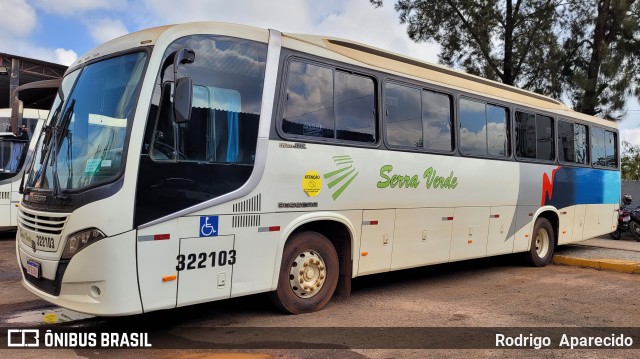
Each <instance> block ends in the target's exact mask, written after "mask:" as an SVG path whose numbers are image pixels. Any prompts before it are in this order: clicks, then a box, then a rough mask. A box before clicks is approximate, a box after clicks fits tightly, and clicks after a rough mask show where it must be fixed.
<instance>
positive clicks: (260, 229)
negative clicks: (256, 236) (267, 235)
mask: <svg viewBox="0 0 640 359" xmlns="http://www.w3.org/2000/svg"><path fill="white" fill-rule="evenodd" d="M258 232H280V226H271V227H258Z"/></svg>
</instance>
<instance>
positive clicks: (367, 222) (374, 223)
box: [362, 221, 378, 226]
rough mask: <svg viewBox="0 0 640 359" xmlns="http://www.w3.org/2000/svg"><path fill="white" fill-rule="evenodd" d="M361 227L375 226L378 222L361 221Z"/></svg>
mask: <svg viewBox="0 0 640 359" xmlns="http://www.w3.org/2000/svg"><path fill="white" fill-rule="evenodd" d="M362 225H363V226H377V225H378V221H362Z"/></svg>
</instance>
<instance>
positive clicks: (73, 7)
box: [33, 0, 127, 15]
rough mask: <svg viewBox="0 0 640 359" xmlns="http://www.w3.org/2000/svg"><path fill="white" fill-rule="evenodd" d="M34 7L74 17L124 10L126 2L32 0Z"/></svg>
mask: <svg viewBox="0 0 640 359" xmlns="http://www.w3.org/2000/svg"><path fill="white" fill-rule="evenodd" d="M33 3H34V5H35V6H36V7H37V8H39V9H42V10H43V11H45V12H48V13H53V14H59V15H74V14H79V13H84V12H88V11H93V10H126V7H127V0H34V1H33Z"/></svg>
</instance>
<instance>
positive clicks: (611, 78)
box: [563, 0, 640, 120]
mask: <svg viewBox="0 0 640 359" xmlns="http://www.w3.org/2000/svg"><path fill="white" fill-rule="evenodd" d="M571 8H572V14H574V18H573V19H572V21H571V24H570V31H569V32H568V36H567V37H566V38H565V40H564V43H563V51H564V61H563V62H564V69H563V76H564V77H563V88H564V93H565V94H566V95H567V97H569V98H570V99H571V101H572V103H573V107H574V109H575V110H576V111H580V112H583V113H586V114H589V115H598V116H601V117H603V118H607V119H610V120H619V119H621V118H622V117H624V115H625V112H624V111H623V109H624V105H625V102H626V99H627V98H628V97H629V96H632V95H635V96H640V88H639V87H637V86H635V88H634V84H637V83H638V80H640V56H639V54H640V30H639V27H638V25H639V19H640V1H637V0H588V1H584V2H578V3H575V4H573V5H572V7H571Z"/></svg>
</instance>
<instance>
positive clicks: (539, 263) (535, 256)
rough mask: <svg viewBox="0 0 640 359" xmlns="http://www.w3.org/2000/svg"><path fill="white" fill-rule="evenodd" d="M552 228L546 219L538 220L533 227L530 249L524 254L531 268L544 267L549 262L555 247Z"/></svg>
mask: <svg viewBox="0 0 640 359" xmlns="http://www.w3.org/2000/svg"><path fill="white" fill-rule="evenodd" d="M554 233H555V232H554V231H553V226H551V222H549V220H548V219H546V218H538V219H537V220H536V223H535V225H534V226H533V238H531V248H530V249H529V251H528V252H526V253H525V254H526V259H527V262H528V263H529V265H531V266H533V267H544V266H546V265H547V264H549V263H550V262H551V258H552V257H553V250H554V248H555V246H556V240H555V235H554Z"/></svg>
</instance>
